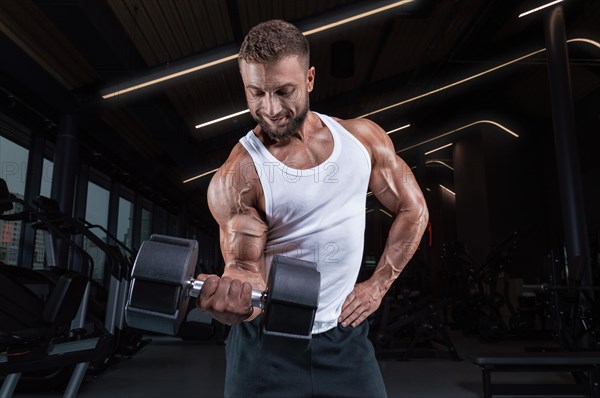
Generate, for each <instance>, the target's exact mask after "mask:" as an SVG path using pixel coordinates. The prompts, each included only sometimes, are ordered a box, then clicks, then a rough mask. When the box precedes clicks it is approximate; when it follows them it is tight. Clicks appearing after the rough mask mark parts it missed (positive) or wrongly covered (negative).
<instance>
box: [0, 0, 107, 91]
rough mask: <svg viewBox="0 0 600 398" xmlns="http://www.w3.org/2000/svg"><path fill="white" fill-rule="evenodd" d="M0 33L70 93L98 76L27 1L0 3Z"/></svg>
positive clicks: (90, 82)
mask: <svg viewBox="0 0 600 398" xmlns="http://www.w3.org/2000/svg"><path fill="white" fill-rule="evenodd" d="M0 30H1V31H2V32H3V33H4V34H5V35H6V36H8V37H9V38H10V39H11V40H12V41H13V42H15V43H16V44H17V45H18V46H19V47H21V49H22V50H23V51H24V52H25V53H26V54H27V55H29V56H30V57H31V58H32V59H33V60H34V61H35V62H37V63H38V64H39V65H41V66H42V67H43V68H44V69H45V70H46V71H47V72H48V73H50V74H51V75H52V76H53V77H54V78H55V79H56V80H58V81H59V82H60V83H61V84H62V85H63V86H64V87H66V88H67V89H69V90H72V89H74V88H79V87H82V86H85V85H90V84H93V83H94V82H96V81H97V74H96V73H95V72H94V70H93V69H92V68H91V67H90V66H89V65H88V63H87V62H86V61H85V59H83V57H82V56H81V55H80V54H79V53H78V52H77V51H76V50H75V48H74V47H73V46H72V45H71V44H70V43H69V42H68V41H67V40H66V39H65V37H64V36H63V35H62V34H61V32H60V30H58V29H57V28H56V27H55V26H54V25H53V24H52V22H51V21H50V20H49V19H48V18H47V17H46V15H45V14H44V13H43V12H42V11H41V10H40V9H39V8H37V7H36V6H35V5H34V4H33V3H32V2H31V1H30V0H22V1H2V2H0Z"/></svg>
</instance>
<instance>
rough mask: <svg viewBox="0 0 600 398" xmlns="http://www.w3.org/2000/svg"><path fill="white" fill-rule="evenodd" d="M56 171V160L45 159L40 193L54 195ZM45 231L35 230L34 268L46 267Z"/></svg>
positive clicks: (46, 195) (48, 195)
mask: <svg viewBox="0 0 600 398" xmlns="http://www.w3.org/2000/svg"><path fill="white" fill-rule="evenodd" d="M53 171H54V162H52V161H50V160H48V159H44V163H43V166H42V182H41V184H40V195H41V196H45V197H47V198H49V197H51V196H52V173H53ZM45 253H46V247H45V246H44V232H43V231H41V230H37V231H35V246H34V247H33V269H39V268H44V265H45V263H44V254H45Z"/></svg>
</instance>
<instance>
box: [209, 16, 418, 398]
mask: <svg viewBox="0 0 600 398" xmlns="http://www.w3.org/2000/svg"><path fill="white" fill-rule="evenodd" d="M238 61H239V68H240V73H241V75H242V80H243V82H244V90H245V93H246V98H247V102H248V107H249V109H250V113H251V115H252V117H253V118H254V119H255V121H256V123H257V126H256V127H255V128H254V129H253V130H251V131H250V132H248V134H247V135H246V136H244V137H243V138H242V139H241V140H240V142H239V143H238V144H237V145H236V146H235V147H234V148H233V150H232V152H231V154H230V156H229V158H228V159H227V161H226V162H225V163H224V164H223V165H222V167H221V168H220V169H219V170H218V172H217V173H216V174H215V176H214V177H213V179H212V181H211V183H210V186H209V189H208V202H209V206H210V210H211V212H212V214H213V216H214V218H215V219H216V221H217V222H218V224H219V226H220V242H221V250H222V254H223V257H224V260H225V271H224V273H223V275H222V276H221V277H220V278H219V277H217V276H214V275H211V276H206V275H202V276H201V278H202V279H206V281H205V285H204V287H203V289H202V293H201V296H200V297H199V301H198V305H199V306H200V307H201V308H202V309H203V310H205V311H208V312H209V313H211V314H212V316H213V317H214V318H215V319H217V320H219V321H220V322H223V323H225V324H228V325H233V326H232V328H231V332H230V335H229V339H228V341H227V349H226V351H227V352H226V358H227V370H226V380H225V395H226V396H231V397H241V396H260V397H266V396H273V397H282V396H319V397H324V396H331V397H342V396H344V397H345V396H361V397H376V396H385V395H386V392H385V387H384V385H383V381H382V377H381V373H380V371H379V367H378V364H377V361H376V359H375V355H374V351H373V346H372V344H371V343H370V341H369V340H368V339H367V333H368V323H367V322H365V320H366V319H367V317H368V316H369V315H371V314H372V313H373V312H374V311H375V310H376V309H377V308H378V307H379V305H380V303H381V300H382V298H383V297H384V295H385V293H386V292H387V291H388V289H389V288H390V286H391V284H392V283H393V282H394V280H395V279H396V278H397V277H398V275H399V274H400V272H402V269H403V268H404V267H405V265H406V263H407V262H408V260H409V259H410V258H411V257H412V255H413V254H414V251H415V250H416V248H417V246H418V243H419V241H420V239H421V236H422V234H423V232H424V230H425V227H426V226H427V221H428V211H427V208H426V205H425V200H424V199H423V195H422V193H421V191H420V189H419V187H418V185H417V183H416V182H415V180H414V178H413V175H412V174H411V173H410V169H409V167H408V166H407V165H406V163H404V161H403V160H402V159H400V158H399V157H398V156H397V155H396V152H395V150H394V146H393V144H392V142H391V141H390V139H389V137H388V136H387V135H386V134H385V132H384V131H383V130H382V129H381V128H380V127H379V126H377V125H376V124H374V123H372V122H371V121H369V120H366V119H353V120H339V119H335V118H331V117H329V116H326V115H322V114H319V113H316V112H313V111H310V110H309V93H310V92H311V91H312V90H313V85H314V83H315V68H314V67H310V64H309V48H308V42H307V40H306V38H305V37H304V36H303V35H302V33H301V32H300V31H299V30H298V29H297V28H295V27H294V26H293V25H291V24H288V23H286V22H283V21H269V22H265V23H261V24H259V25H257V26H256V27H254V28H253V29H252V30H251V31H250V32H249V33H248V35H247V36H246V38H245V40H244V42H243V43H242V46H241V50H240V53H239V58H238ZM368 189H370V190H372V191H373V193H374V195H375V196H376V197H377V199H378V200H379V201H380V202H381V203H382V204H383V205H385V206H386V207H387V208H388V209H389V210H391V211H392V212H394V213H395V214H396V217H395V220H394V222H393V224H392V227H391V230H390V233H389V237H388V240H387V244H386V246H385V250H384V252H383V255H382V256H381V259H380V260H379V263H378V265H377V267H376V269H375V272H374V274H373V275H372V277H371V278H370V279H368V280H366V281H364V282H362V283H358V284H356V278H357V275H358V272H359V269H360V266H361V262H362V251H363V241H364V230H365V202H366V194H367V191H368ZM276 254H279V255H285V256H289V257H295V258H299V259H303V260H308V261H313V262H316V263H317V267H318V270H319V271H320V273H321V291H320V296H319V308H318V310H317V313H316V317H315V324H314V326H313V330H312V340H311V343H310V346H309V349H308V351H307V352H305V353H304V354H303V355H284V354H282V353H277V352H270V351H268V350H261V349H260V346H259V344H258V337H259V336H258V326H259V325H258V319H257V316H258V315H259V312H260V311H259V310H258V309H253V308H252V307H251V305H250V296H251V290H252V289H253V288H254V289H257V290H263V289H265V280H266V277H267V274H268V272H269V266H270V263H271V259H272V257H273V255H276Z"/></svg>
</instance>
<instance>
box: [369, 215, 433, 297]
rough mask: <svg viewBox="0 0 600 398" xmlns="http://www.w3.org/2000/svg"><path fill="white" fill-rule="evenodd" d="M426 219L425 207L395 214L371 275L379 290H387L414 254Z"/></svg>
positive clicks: (427, 219)
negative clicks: (381, 252) (383, 247)
mask: <svg viewBox="0 0 600 398" xmlns="http://www.w3.org/2000/svg"><path fill="white" fill-rule="evenodd" d="M428 221H429V213H428V211H427V207H421V208H419V209H414V210H410V211H406V212H402V213H400V214H398V215H396V219H395V220H394V222H393V223H392V227H391V229H390V233H389V235H388V239H387V242H386V244H385V249H384V250H383V254H382V255H381V258H380V259H379V263H378V264H377V267H376V268H375V272H374V273H373V276H372V277H371V279H372V280H373V282H376V285H377V286H378V287H379V289H380V290H381V291H383V292H387V290H388V289H389V288H390V286H391V285H392V283H394V281H395V280H396V278H398V276H399V275H400V273H401V272H402V270H403V269H404V267H406V264H408V262H409V261H410V259H411V258H412V256H413V255H414V254H415V251H416V250H417V248H418V247H419V244H420V242H421V237H422V236H423V233H424V232H425V228H426V227H427V222H428Z"/></svg>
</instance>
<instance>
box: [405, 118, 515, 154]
mask: <svg viewBox="0 0 600 398" xmlns="http://www.w3.org/2000/svg"><path fill="white" fill-rule="evenodd" d="M482 123H487V124H491V125H492V126H496V127H498V128H500V129H501V130H503V131H505V132H507V133H508V134H510V135H512V136H513V137H516V138H519V134H517V133H515V132H514V131H512V130H510V129H509V128H507V127H505V126H503V125H501V124H500V123H496V122H494V121H492V120H478V121H476V122H473V123H469V124H466V125H464V126H461V127H459V128H456V129H454V130H450V131H448V132H447V133H444V134H440V135H438V136H436V137H433V138H430V139H428V140H425V141H422V142H419V143H418V144H415V145H411V146H409V147H406V148H404V149H401V150H399V151H396V153H401V152H406V151H408V150H410V149H413V148H416V147H419V146H421V145H425V144H427V143H430V142H432V141H435V140H437V139H439V138H442V137H446V136H448V135H450V134H454V133H456V132H458V131H460V130H464V129H466V128H469V127H471V126H475V125H477V124H482Z"/></svg>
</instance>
